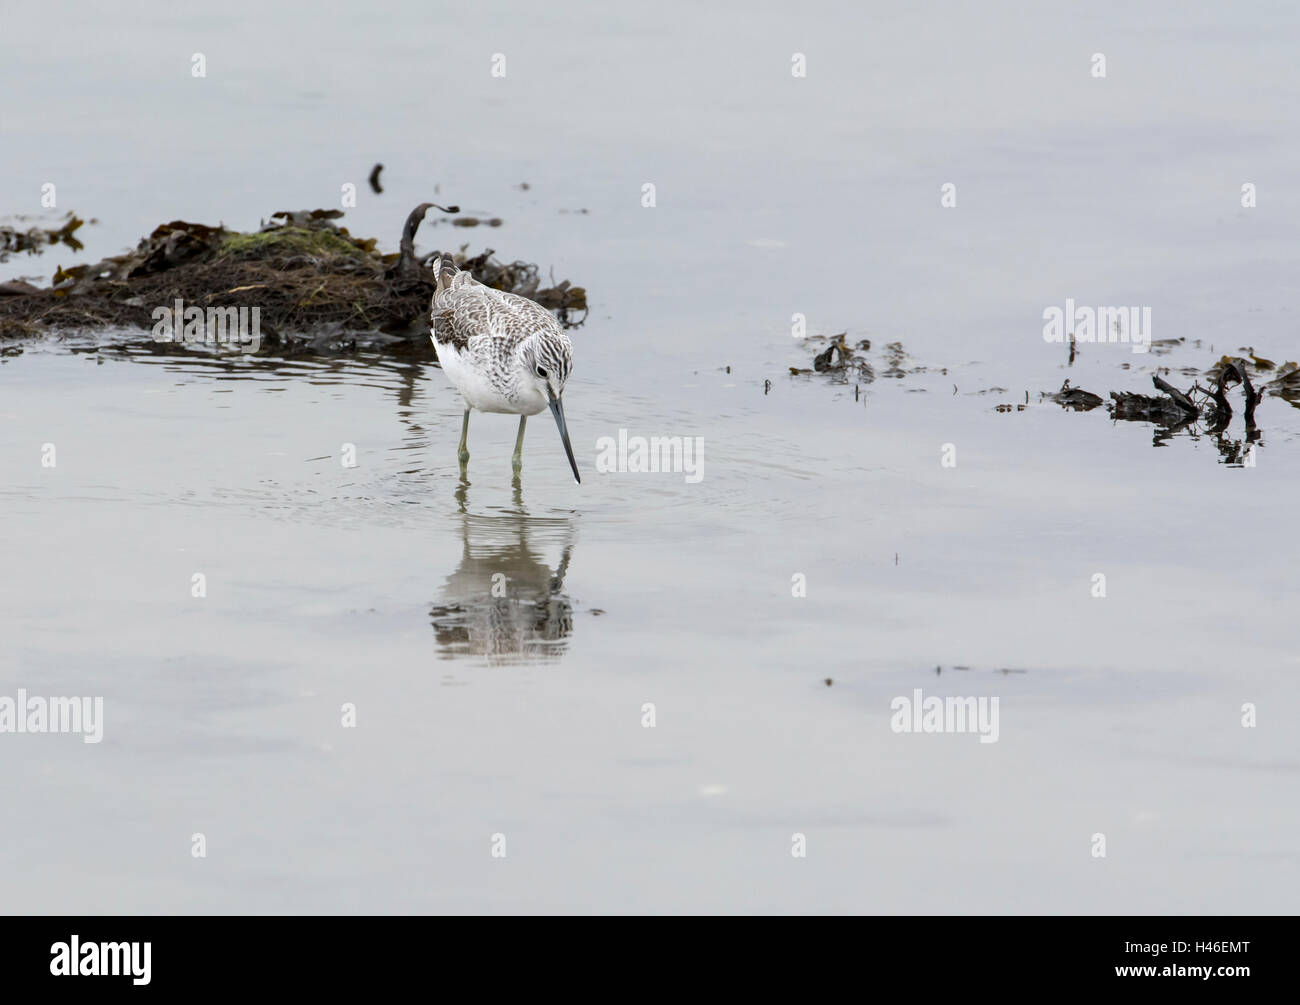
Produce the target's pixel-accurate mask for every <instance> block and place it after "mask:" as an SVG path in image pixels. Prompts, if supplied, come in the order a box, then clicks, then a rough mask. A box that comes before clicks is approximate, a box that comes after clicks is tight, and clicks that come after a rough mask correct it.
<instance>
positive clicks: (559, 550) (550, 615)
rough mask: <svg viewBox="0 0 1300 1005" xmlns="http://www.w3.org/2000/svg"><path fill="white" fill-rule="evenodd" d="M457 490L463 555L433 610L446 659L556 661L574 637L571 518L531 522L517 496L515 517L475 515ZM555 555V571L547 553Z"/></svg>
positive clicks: (463, 489)
mask: <svg viewBox="0 0 1300 1005" xmlns="http://www.w3.org/2000/svg"><path fill="white" fill-rule="evenodd" d="M465 490H466V485H465V484H464V483H462V485H461V487H460V488H459V489H458V490H457V493H456V495H457V499H458V500H459V501H460V504H461V511H460V513H459V515H458V517H457V519H459V520H460V521H461V529H462V530H461V532H462V535H463V540H464V550H463V551H462V553H461V559H460V565H459V566H458V567H457V568H456V571H455V572H453V573H452V574H451V575H449V576H448V577H447V582H446V584H445V585H444V586H443V588H442V591H441V596H440V598H439V601H438V603H437V604H435V605H434V607H433V609H432V610H431V611H430V612H429V619H430V620H431V621H432V622H433V631H434V634H435V635H436V636H437V641H438V651H439V655H440V656H441V657H442V658H443V659H456V658H460V657H466V656H468V657H471V658H480V659H486V660H487V662H489V663H492V664H497V665H499V664H511V663H546V662H554V661H556V660H558V659H559V658H560V657H561V656H562V655H563V654H564V650H565V648H566V646H567V645H568V638H569V635H570V634H571V633H572V632H573V605H572V603H571V601H570V600H569V597H568V596H567V595H566V594H565V592H564V577H565V575H566V574H567V573H568V571H569V562H570V560H571V558H572V556H573V545H574V528H573V521H572V520H571V519H568V518H563V517H561V518H545V517H530V516H529V515H528V514H527V513H526V512H525V511H524V510H523V507H522V503H521V501H520V497H519V490H518V488H516V491H515V502H516V507H517V512H513V513H503V514H501V515H498V516H476V515H472V514H470V513H468V512H467V511H466V509H465ZM548 555H550V556H556V558H555V560H556V562H557V564H556V565H555V567H554V568H552V567H551V565H549V564H548V562H547V556H548Z"/></svg>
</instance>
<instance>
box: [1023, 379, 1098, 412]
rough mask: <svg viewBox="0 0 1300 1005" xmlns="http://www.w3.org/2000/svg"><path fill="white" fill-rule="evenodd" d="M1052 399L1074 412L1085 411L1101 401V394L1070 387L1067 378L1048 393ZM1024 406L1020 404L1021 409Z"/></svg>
mask: <svg viewBox="0 0 1300 1005" xmlns="http://www.w3.org/2000/svg"><path fill="white" fill-rule="evenodd" d="M1048 397H1050V398H1051V399H1052V400H1053V401H1055V402H1056V403H1057V404H1058V405H1061V406H1062V407H1064V408H1072V409H1074V410H1075V411H1076V412H1087V411H1090V410H1092V409H1094V408H1096V407H1097V406H1098V405H1100V404H1101V403H1102V402H1103V400H1104V399H1103V398H1102V397H1101V395H1098V394H1093V393H1092V392H1091V391H1085V390H1084V389H1083V388H1081V387H1071V386H1070V381H1069V380H1068V379H1067V380H1066V381H1065V383H1064V384H1062V385H1061V389H1060V390H1059V391H1057V392H1056V393H1055V394H1052V395H1049V396H1048ZM1023 407H1024V406H1021V408H1022V409H1023Z"/></svg>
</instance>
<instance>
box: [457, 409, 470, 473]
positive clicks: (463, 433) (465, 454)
mask: <svg viewBox="0 0 1300 1005" xmlns="http://www.w3.org/2000/svg"><path fill="white" fill-rule="evenodd" d="M468 437H469V409H468V408H467V409H465V422H464V423H463V424H462V425H461V427H460V450H459V452H458V453H457V454H456V456H457V457H459V458H460V467H461V471H464V470H465V465H466V464H468V463H469V447H468V446H466V445H465V440H466V439H467V438H468Z"/></svg>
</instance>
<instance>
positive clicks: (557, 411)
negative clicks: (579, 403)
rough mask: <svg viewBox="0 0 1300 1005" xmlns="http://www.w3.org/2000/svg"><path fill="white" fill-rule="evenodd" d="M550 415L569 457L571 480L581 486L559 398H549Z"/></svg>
mask: <svg viewBox="0 0 1300 1005" xmlns="http://www.w3.org/2000/svg"><path fill="white" fill-rule="evenodd" d="M547 397H550V395H547ZM551 414H552V415H553V416H555V424H556V425H557V426H559V427H560V439H561V440H563V441H564V452H565V453H566V454H568V455H569V467H571V468H573V480H574V481H576V482H577V483H578V484H579V485H581V484H582V476H581V475H579V474H578V462H577V461H575V460H574V459H573V446H572V444H570V443H569V427H568V426H566V425H565V424H564V404H563V403H562V402H561V401H560V399H559V398H553V397H552V398H551Z"/></svg>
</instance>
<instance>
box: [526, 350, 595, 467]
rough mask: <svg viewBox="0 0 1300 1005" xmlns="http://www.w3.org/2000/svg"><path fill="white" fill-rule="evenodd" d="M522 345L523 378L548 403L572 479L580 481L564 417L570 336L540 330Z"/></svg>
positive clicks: (569, 363) (569, 368)
mask: <svg viewBox="0 0 1300 1005" xmlns="http://www.w3.org/2000/svg"><path fill="white" fill-rule="evenodd" d="M521 348H522V352H521V354H520V355H521V358H522V360H523V363H524V367H525V372H524V381H525V382H526V383H527V384H528V385H529V386H530V387H531V388H532V389H533V391H534V392H535V393H536V394H537V395H538V397H539V398H540V400H542V401H545V402H546V404H547V405H548V406H549V407H550V409H551V415H553V416H554V417H555V424H556V425H557V426H558V427H559V428H560V439H561V441H563V443H564V452H565V454H567V455H568V458H569V466H570V467H571V468H573V477H574V480H575V481H578V482H581V481H582V478H581V477H580V476H579V475H578V462H577V461H575V460H574V459H573V447H572V446H571V445H570V443H569V427H568V425H567V424H566V423H565V421H564V402H563V395H564V385H565V383H566V382H567V381H568V379H569V372H570V371H571V370H572V369H573V346H572V344H571V343H570V342H569V336H567V335H565V334H564V333H563V332H539V333H538V334H536V335H534V336H532V337H531V338H528V339H526V340H525V341H524V343H523V346H522V347H521Z"/></svg>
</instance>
